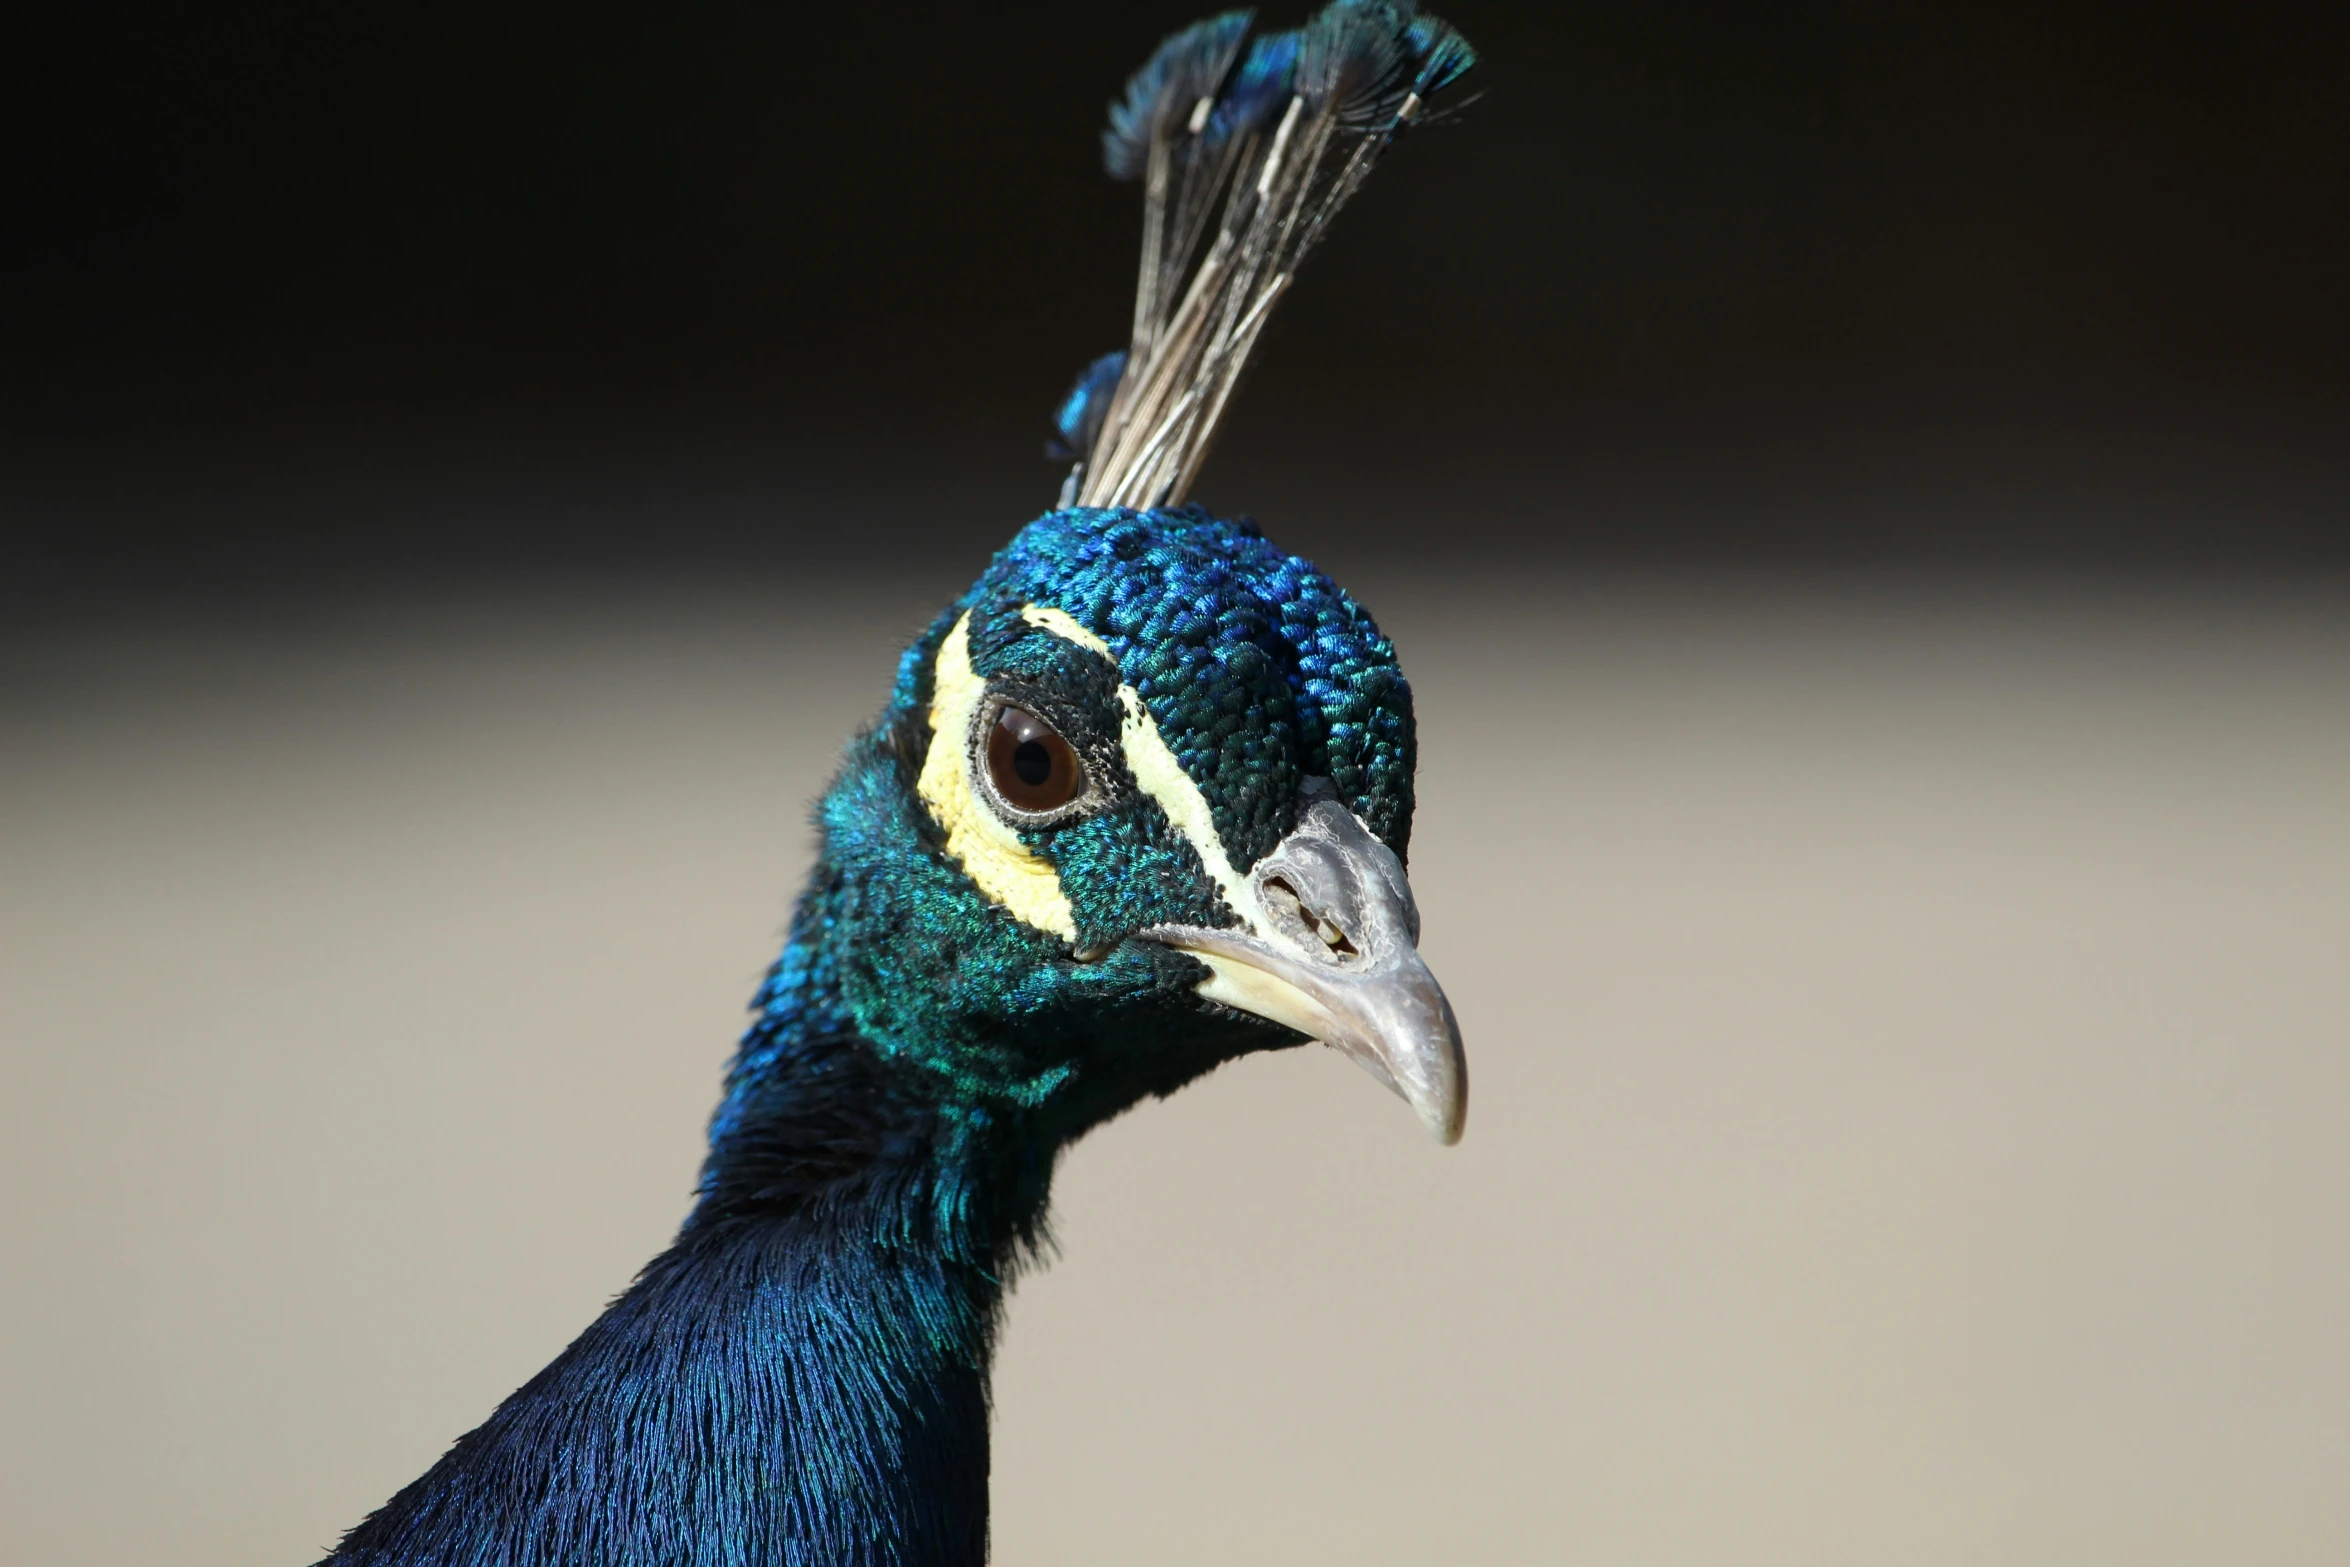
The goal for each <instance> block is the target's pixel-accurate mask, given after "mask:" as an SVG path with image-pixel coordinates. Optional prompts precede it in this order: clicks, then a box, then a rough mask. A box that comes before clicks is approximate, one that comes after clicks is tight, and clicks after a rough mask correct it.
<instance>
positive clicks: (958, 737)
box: [921, 604, 1269, 938]
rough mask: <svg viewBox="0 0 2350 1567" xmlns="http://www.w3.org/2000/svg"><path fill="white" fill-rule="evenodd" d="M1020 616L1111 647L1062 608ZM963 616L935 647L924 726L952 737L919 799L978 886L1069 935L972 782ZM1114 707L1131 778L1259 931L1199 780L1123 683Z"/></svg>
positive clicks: (1049, 873) (1050, 875) (973, 708)
mask: <svg viewBox="0 0 2350 1567" xmlns="http://www.w3.org/2000/svg"><path fill="white" fill-rule="evenodd" d="M1020 618H1021V619H1022V620H1025V621H1026V622H1028V624H1030V625H1032V626H1034V627H1036V628H1037V629H1038V630H1039V631H1044V632H1047V633H1050V634H1051V635H1053V636H1056V637H1059V638H1060V639H1061V640H1062V641H1064V642H1073V643H1075V644H1076V645H1077V646H1079V647H1081V648H1084V649H1086V650H1087V651H1088V652H1091V653H1095V654H1098V655H1099V656H1101V657H1102V658H1105V659H1108V658H1111V654H1110V646H1109V644H1108V643H1106V642H1104V641H1103V640H1102V639H1101V638H1100V637H1098V636H1096V635H1094V634H1093V633H1092V632H1091V631H1088V630H1086V629H1085V627H1083V626H1082V625H1079V624H1078V623H1077V621H1076V619H1075V618H1074V617H1072V616H1071V615H1070V614H1069V613H1068V612H1067V611H1066V610H1059V609H1054V608H1052V607H1051V606H1050V605H1045V604H1029V605H1025V606H1023V607H1022V608H1021V611H1020ZM970 622H971V617H970V616H968V615H965V616H964V617H963V618H962V619H961V620H959V621H957V622H956V623H955V629H954V630H952V631H950V632H948V633H947V639H946V641H945V642H944V643H943V644H942V645H941V646H940V648H939V650H938V663H937V667H936V670H935V673H934V683H933V690H934V691H935V693H936V694H935V695H934V696H933V698H932V700H931V704H930V728H931V733H932V735H933V736H934V737H946V738H947V739H948V741H949V743H948V744H946V745H940V744H938V743H937V740H936V739H935V738H934V740H933V741H932V744H931V747H930V756H929V760H928V761H926V762H925V763H924V764H923V768H922V782H921V793H922V798H923V801H924V802H925V803H926V804H928V805H929V806H930V809H931V814H932V815H933V816H934V817H936V818H937V820H938V823H939V825H940V826H941V827H943V828H945V829H946V833H947V849H948V851H949V852H950V853H952V854H953V855H954V856H955V857H956V858H957V859H959V860H961V861H962V862H963V869H964V871H965V872H966V873H967V874H968V875H969V876H970V877H971V879H972V880H973V881H974V882H976V883H977V884H978V885H979V889H980V891H982V892H984V893H986V894H987V896H988V897H989V898H991V899H993V900H994V901H995V902H997V903H1000V904H1002V905H1003V906H1004V907H1005V908H1007V909H1009V910H1011V911H1012V913H1014V914H1016V915H1018V916H1019V917H1020V918H1021V919H1023V920H1025V921H1027V922H1028V923H1029V924H1031V925H1034V926H1035V927H1036V928H1037V929H1039V930H1049V931H1052V932H1054V933H1055V934H1056V935H1062V936H1068V937H1072V938H1073V937H1074V936H1075V934H1076V932H1075V926H1074V924H1073V922H1072V919H1071V915H1070V910H1069V900H1068V898H1067V897H1066V896H1065V895H1064V894H1063V893H1062V891H1061V883H1060V878H1059V877H1058V876H1057V875H1056V874H1055V873H1054V871H1053V868H1052V866H1051V865H1049V864H1047V863H1046V862H1045V861H1043V860H1042V859H1039V858H1038V857H1037V856H1036V855H1035V854H1033V853H1031V852H1030V851H1029V849H1028V846H1027V845H1026V844H1024V843H1022V842H1021V841H1020V839H1019V837H1018V836H1017V835H1016V834H1015V833H1013V831H1012V830H1011V829H1010V828H1009V827H1007V826H1005V825H1004V824H1003V822H1002V821H1001V820H1000V819H998V818H997V816H996V814H995V813H994V812H993V811H991V810H989V809H988V807H987V803H986V801H984V800H983V799H981V798H980V797H979V794H978V792H977V791H976V790H974V789H973V788H972V786H971V742H970V738H969V737H970V734H971V724H972V720H973V717H974V716H975V715H976V714H977V712H978V711H979V705H980V703H981V702H982V701H984V700H985V699H986V682H985V681H983V680H981V679H980V678H979V677H978V676H977V675H975V674H973V673H972V670H971V647H970V642H969V628H970ZM1112 661H1113V662H1115V660H1112ZM1118 705H1119V708H1120V714H1121V716H1120V722H1119V726H1118V742H1119V747H1120V749H1121V750H1122V751H1123V752H1124V753H1125V757H1126V769H1127V771H1128V772H1130V773H1132V774H1133V775H1134V781H1135V784H1136V785H1137V786H1138V787H1139V788H1140V789H1141V790H1142V792H1143V793H1144V794H1146V795H1148V796H1150V797H1151V799H1153V800H1154V801H1156V802H1158V806H1159V809H1160V810H1161V811H1163V812H1165V813H1166V817H1167V821H1168V822H1169V824H1170V825H1172V826H1173V827H1174V829H1175V830H1176V831H1177V832H1178V833H1180V834H1182V835H1183V837H1184V839H1185V841H1187V842H1188V843H1190V845H1191V847H1192V849H1193V851H1194V852H1195V853H1197V854H1198V855H1199V858H1200V863H1201V864H1202V865H1204V866H1205V867H1207V872H1208V874H1209V875H1210V876H1211V877H1213V878H1214V879H1215V882H1216V886H1217V888H1218V890H1219V891H1221V892H1222V893H1223V895H1224V901H1225V902H1226V903H1228V904H1229V905H1231V907H1232V909H1233V911H1234V912H1235V913H1237V914H1238V915H1239V916H1240V917H1241V919H1242V921H1243V922H1245V923H1246V924H1247V925H1248V926H1249V927H1250V928H1251V929H1254V930H1256V931H1259V932H1260V933H1261V932H1263V931H1264V930H1265V929H1267V928H1268V924H1269V922H1268V921H1267V920H1266V919H1265V918H1264V912H1263V910H1262V909H1261V908H1260V907H1259V905H1258V902H1257V896H1256V891H1255V889H1254V888H1252V887H1251V886H1250V885H1249V880H1248V878H1247V877H1246V876H1243V875H1242V874H1240V872H1238V871H1236V870H1234V869H1233V868H1232V857H1231V856H1230V855H1229V854H1227V853H1225V852H1224V840H1223V839H1222V838H1221V837H1220V836H1219V835H1218V834H1217V832H1216V820H1215V816H1214V815H1213V813H1212V812H1210V810H1209V809H1208V801H1207V796H1205V795H1203V794H1201V793H1200V788H1199V785H1198V784H1196V783H1194V782H1192V779H1191V775H1190V774H1189V773H1186V772H1185V771H1184V770H1183V764H1182V763H1180V762H1178V761H1176V760H1175V753H1174V752H1173V751H1171V750H1169V749H1168V748H1167V741H1166V739H1165V737H1164V736H1162V735H1161V734H1160V733H1159V726H1158V722H1157V721H1156V720H1155V719H1153V718H1152V717H1151V715H1150V709H1149V708H1147V707H1145V706H1144V705H1143V701H1142V693H1141V692H1139V691H1137V690H1135V689H1134V687H1132V686H1130V685H1126V684H1123V683H1121V684H1120V685H1119V687H1118Z"/></svg>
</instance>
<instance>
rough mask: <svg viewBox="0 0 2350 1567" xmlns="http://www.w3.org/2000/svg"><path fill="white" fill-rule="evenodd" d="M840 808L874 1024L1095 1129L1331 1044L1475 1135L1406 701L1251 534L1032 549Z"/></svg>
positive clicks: (853, 976)
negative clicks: (1209, 1076)
mask: <svg viewBox="0 0 2350 1567" xmlns="http://www.w3.org/2000/svg"><path fill="white" fill-rule="evenodd" d="M869 744H870V751H871V755H872V757H873V758H874V763H873V765H871V766H868V767H862V768H860V767H858V766H855V765H852V766H851V768H850V769H849V770H848V771H847V772H846V773H845V774H844V775H843V778H842V780H841V782H840V784H839V785H838V786H836V788H835V790H834V792H833V794H832V795H831V796H830V797H829V798H828V800H827V802H826V805H825V808H824V812H823V820H824V825H825V829H826V836H827V840H828V844H829V848H830V853H829V855H828V859H829V860H830V862H831V872H830V874H829V875H828V876H827V877H826V880H827V882H828V884H829V890H828V891H827V893H826V895H825V897H824V898H823V900H822V902H823V906H824V911H825V912H824V915H823V917H824V919H825V920H826V921H828V922H829V923H832V924H834V925H837V926H842V927H845V928H846V930H847V931H848V932H849V933H850V934H852V935H853V936H854V937H855V938H856V939H854V940H851V941H849V942H846V943H841V944H838V949H837V950H839V951H841V952H842V953H843V954H844V956H843V957H842V958H841V959H840V960H839V961H840V965H841V967H840V975H839V978H840V990H841V995H842V998H843V1001H844V1002H845V1003H846V1005H847V1006H848V1008H849V1010H850V1012H851V1014H852V1016H853V1020H854V1022H855V1024H856V1027H857V1029H858V1031H859V1032H860V1033H862V1034H863V1035H864V1036H865V1037H866V1038H868V1039H870V1040H872V1041H874V1043H875V1044H876V1046H877V1047H879V1048H880V1049H881V1050H882V1051H883V1052H884V1053H885V1054H889V1055H892V1056H895V1057H898V1058H901V1059H904V1060H906V1061H908V1062H910V1063H912V1064H915V1065H918V1066H920V1067H922V1068H925V1069H927V1070H928V1071H929V1072H931V1073H933V1074H935V1075H936V1076H937V1078H938V1079H939V1080H940V1082H941V1086H942V1091H945V1092H949V1093H952V1094H953V1095H955V1096H957V1097H962V1098H966V1099H968V1100H970V1101H972V1102H974V1103H978V1104H983V1105H985V1104H993V1105H1000V1106H1002V1107H1003V1108H1005V1109H1007V1110H1012V1111H1015V1112H1022V1113H1027V1114H1033V1115H1039V1116H1042V1117H1045V1118H1046V1119H1047V1120H1048V1121H1051V1122H1057V1123H1060V1124H1062V1125H1063V1126H1064V1127H1065V1128H1066V1129H1067V1130H1069V1131H1075V1130H1079V1129H1082V1127H1083V1126H1085V1125H1089V1124H1092V1123H1093V1122H1095V1121H1098V1120H1099V1119H1101V1118H1103V1117H1105V1116H1107V1115H1110V1114H1115V1113H1116V1112H1117V1111H1118V1110H1120V1109H1123V1108H1124V1107H1125V1106H1127V1105H1129V1104H1132V1103H1133V1102H1135V1101H1136V1100H1137V1099H1140V1098H1142V1097H1144V1096H1146V1095H1149V1094H1153V1093H1159V1094H1164V1093H1168V1092H1171V1091H1172V1090H1173V1089H1175V1088H1177V1087H1179V1086H1181V1085H1182V1084H1183V1083H1185V1082H1187V1081H1189V1080H1191V1079H1192V1078H1194V1077H1196V1076H1198V1075H1199V1074H1200V1073H1202V1072H1204V1071H1206V1070H1208V1069H1210V1068H1212V1067H1213V1066H1215V1065H1217V1064H1218V1063H1220V1062H1223V1061H1226V1060H1229V1059H1231V1058H1233V1057H1235V1056H1239V1055H1243V1054H1246V1053H1248V1052H1250V1051H1254V1050H1261V1049H1269V1048H1278V1047H1281V1046H1285V1045H1294V1044H1300V1043H1303V1042H1305V1041H1307V1040H1309V1039H1319V1040H1322V1041H1324V1042H1326V1043H1328V1044H1331V1045H1333V1046H1336V1047H1337V1048H1338V1049H1340V1050H1342V1051H1343V1052H1345V1053H1346V1054H1347V1055H1349V1056H1350V1057H1352V1058H1353V1059H1354V1060H1356V1061H1357V1062H1359V1063H1360V1064H1361V1065H1363V1066H1364V1067H1365V1068H1366V1069H1368V1070H1369V1071H1370V1072H1371V1073H1372V1074H1373V1075H1374V1076H1375V1077H1378V1078H1379V1079H1380V1080H1382V1081H1384V1082H1385V1083H1387V1084H1388V1086H1389V1087H1391V1088H1393V1089H1394V1090H1395V1091H1396V1092H1397V1093H1399V1094H1400V1095H1402V1096H1403V1098H1404V1099H1406V1100H1407V1101H1408V1102H1409V1103H1410V1104H1411V1105H1412V1106H1413V1108H1414V1109H1416V1110H1417V1111H1418V1112H1419V1114H1420V1116H1421V1118H1422V1119H1423V1120H1424V1121H1425V1122H1426V1124H1427V1125H1428V1127H1429V1129H1430V1130H1431V1131H1432V1132H1434V1133H1435V1135H1436V1136H1437V1137H1438V1138H1439V1139H1441V1140H1443V1141H1445V1142H1451V1141H1453V1140H1455V1139H1456V1138H1458V1136H1459V1135H1460V1130H1461V1122H1462V1117H1463V1114H1464V1112H1465V1110H1466V1104H1467V1078H1466V1069H1465V1066H1464V1063H1463V1059H1462V1054H1461V1046H1460V1037H1459V1032H1458V1029H1457V1027H1456V1025H1455V1023H1454V1020H1453V1016H1452V1011H1451V1008H1450V1007H1449V1006H1448V1004H1447V1003H1446V1001H1445V998H1444V994H1443V992H1442V990H1441V989H1439V988H1438V986H1437V983H1436V981H1435V979H1434V978H1433V977H1432V976H1431V975H1430V973H1429V971H1428V969H1427V966H1426V965H1425V964H1424V963H1422V962H1421V960H1420V957H1419V954H1418V952H1417V950H1416V943H1417V939H1418V935H1419V919H1418V914H1417V912H1416V910H1415V908H1414V906H1413V902H1412V894H1411V888H1410V885H1409V883H1408V882H1407V880H1406V879H1405V874H1404V864H1403V860H1404V854H1405V850H1406V847H1407V843H1408V839H1409V836H1410V832H1411V820H1412V769H1413V760H1414V755H1413V734H1412V705H1411V688H1410V687H1409V686H1408V685H1407V684H1406V683H1405V681H1404V678H1403V674H1402V672H1401V670H1399V669H1398V668H1397V665H1396V659H1395V650H1394V648H1393V646H1392V645H1391V644H1390V643H1389V642H1388V640H1387V638H1386V637H1384V636H1382V635H1381V634H1380V632H1379V629H1378V627H1377V626H1375V625H1374V624H1373V623H1372V621H1371V618H1370V616H1369V615H1367V614H1366V613H1365V612H1364V611H1363V610H1362V608H1361V607H1360V606H1359V605H1358V604H1356V603H1355V601H1354V600H1353V599H1352V598H1351V597H1349V596H1348V595H1347V594H1346V593H1345V592H1344V591H1343V590H1342V589H1340V588H1339V587H1338V586H1337V584H1335V583H1333V582H1332V581H1331V580H1330V579H1329V578H1328V577H1326V576H1324V575H1323V574H1322V573H1321V572H1320V571H1318V570H1316V569H1315V568H1314V567H1313V566H1312V565H1310V564H1309V563H1307V562H1306V561H1303V560H1301V559H1299V558H1298V557H1296V556H1293V555H1285V554H1283V553H1282V552H1281V551H1280V550H1279V549H1277V548H1275V547H1274V546H1273V545H1272V544H1270V543H1268V542H1267V541H1266V540H1265V539H1264V537H1263V536H1262V535H1261V534H1260V533H1259V532H1258V531H1257V529H1256V527H1255V525H1254V524H1253V523H1250V522H1248V521H1245V520H1242V521H1222V520H1219V519H1216V518H1214V517H1211V516H1209V515H1208V514H1207V513H1206V512H1204V511H1201V510H1198V509H1197V508H1189V507H1185V508H1177V509H1172V510H1150V511H1133V510H1126V509H1112V508H1096V507H1076V508H1067V509H1063V510H1060V511H1055V512H1053V513H1051V514H1049V515H1047V516H1045V517H1043V518H1041V519H1040V520H1038V521H1036V522H1034V523H1032V524H1030V525H1029V526H1028V527H1027V528H1026V529H1025V530H1024V531H1023V532H1022V533H1021V534H1020V535H1019V536H1018V537H1017V538H1015V539H1014V540H1013V541H1012V543H1011V544H1010V545H1008V546H1007V547H1006V548H1004V549H1003V550H1002V551H1001V552H999V553H998V554H997V556H996V557H995V559H994V561H993V562H992V563H991V564H990V566H989V567H988V569H987V570H986V572H985V573H984V574H982V575H981V577H980V578H979V580H978V581H977V582H976V583H975V584H973V586H972V588H971V589H970V591H969V592H968V593H966V594H964V595H963V597H962V598H961V599H959V600H958V601H957V602H956V603H954V604H953V605H951V606H950V607H949V608H948V609H947V610H946V611H945V612H944V613H943V614H941V615H940V616H939V618H938V619H937V621H936V622H935V623H934V624H933V625H932V626H931V627H930V629H929V630H928V632H926V633H925V634H924V635H923V636H922V638H921V639H920V640H918V641H917V642H916V643H915V644H914V646H913V647H911V648H909V649H908V650H907V652H906V654H905V657H904V659H903V661H902V662H901V664H900V667H899V674H898V680H897V686H896V691H895V695H894V698H893V701H892V705H891V708H890V711H889V712H888V714H887V715H886V716H885V719H884V721H883V723H882V724H881V725H880V726H879V727H878V728H877V729H876V730H875V731H874V735H873V738H872V740H871V741H870V743H869Z"/></svg>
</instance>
